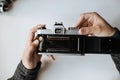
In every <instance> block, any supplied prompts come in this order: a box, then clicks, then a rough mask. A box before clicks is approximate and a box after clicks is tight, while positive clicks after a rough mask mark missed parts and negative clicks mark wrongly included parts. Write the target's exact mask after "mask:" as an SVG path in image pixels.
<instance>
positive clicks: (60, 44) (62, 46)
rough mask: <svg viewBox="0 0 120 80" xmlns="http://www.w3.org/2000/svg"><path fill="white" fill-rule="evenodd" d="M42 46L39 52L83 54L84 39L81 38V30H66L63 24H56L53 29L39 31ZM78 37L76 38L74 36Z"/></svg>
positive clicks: (71, 28)
mask: <svg viewBox="0 0 120 80" xmlns="http://www.w3.org/2000/svg"><path fill="white" fill-rule="evenodd" d="M37 34H38V37H39V40H40V44H39V47H38V51H39V52H44V53H82V50H83V49H82V48H83V47H80V46H79V45H80V43H81V45H82V42H80V41H83V40H81V39H82V38H79V37H78V36H77V35H78V34H79V29H77V28H75V27H69V28H68V29H66V28H65V27H64V25H63V23H62V22H61V23H57V22H55V24H54V27H53V29H52V30H51V29H39V30H38V31H37ZM74 35H76V36H74Z"/></svg>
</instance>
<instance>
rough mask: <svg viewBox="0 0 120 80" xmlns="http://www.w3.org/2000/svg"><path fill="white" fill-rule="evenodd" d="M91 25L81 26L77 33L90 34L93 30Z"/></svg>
mask: <svg viewBox="0 0 120 80" xmlns="http://www.w3.org/2000/svg"><path fill="white" fill-rule="evenodd" d="M93 30H94V29H93V26H90V27H82V28H80V30H79V33H80V34H81V35H91V34H93V33H94V32H93Z"/></svg>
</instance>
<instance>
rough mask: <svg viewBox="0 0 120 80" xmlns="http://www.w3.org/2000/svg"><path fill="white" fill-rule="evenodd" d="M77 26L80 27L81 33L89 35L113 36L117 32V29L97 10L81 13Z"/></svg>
mask: <svg viewBox="0 0 120 80" xmlns="http://www.w3.org/2000/svg"><path fill="white" fill-rule="evenodd" d="M76 27H77V28H79V29H80V34H81V35H88V36H97V37H103V36H104V37H105V36H106V37H107V36H113V35H114V34H115V32H116V30H115V29H114V28H113V27H112V26H111V25H110V24H108V23H107V22H106V21H105V20H104V19H103V18H102V17H101V16H100V15H99V14H97V13H96V12H91V13H84V14H81V15H80V18H79V20H78V22H77V24H76Z"/></svg>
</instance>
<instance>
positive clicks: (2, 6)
mask: <svg viewBox="0 0 120 80" xmlns="http://www.w3.org/2000/svg"><path fill="white" fill-rule="evenodd" d="M13 1H14V0H0V13H2V12H5V11H8V10H9V9H10V8H11V6H12V3H13Z"/></svg>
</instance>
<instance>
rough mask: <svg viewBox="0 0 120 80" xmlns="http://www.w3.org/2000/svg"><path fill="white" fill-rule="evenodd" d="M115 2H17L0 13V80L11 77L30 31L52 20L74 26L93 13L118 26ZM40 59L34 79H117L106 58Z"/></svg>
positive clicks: (23, 0) (50, 24) (76, 0)
mask: <svg viewBox="0 0 120 80" xmlns="http://www.w3.org/2000/svg"><path fill="white" fill-rule="evenodd" d="M119 3H120V1H119V0H52V1H51V0H17V1H16V2H15V3H14V6H13V9H12V10H10V11H9V12H6V13H2V14H0V80H6V79H7V78H9V77H11V76H12V75H13V73H14V71H15V69H16V66H17V64H18V63H19V62H20V60H21V56H22V52H23V49H24V46H25V41H26V38H27V34H28V31H29V29H30V28H32V27H33V26H35V25H37V24H41V23H44V24H46V25H47V28H52V26H53V24H54V22H55V21H58V22H61V21H62V22H63V23H64V25H65V26H66V27H68V26H74V25H75V23H76V21H77V20H78V18H79V15H80V14H81V13H84V12H92V11H96V12H98V13H99V14H100V15H102V16H103V17H104V18H105V19H106V20H107V21H108V22H109V23H110V24H111V25H112V26H115V27H118V28H119V26H120V10H119ZM55 57H56V60H55V61H51V60H50V59H48V58H47V57H45V56H44V57H43V59H42V61H43V64H42V68H41V70H40V71H39V74H38V79H37V80H119V79H120V77H119V73H118V71H117V69H116V68H115V65H114V63H113V61H112V59H111V57H110V55H92V54H91V55H86V56H63V55H61V56H55Z"/></svg>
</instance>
